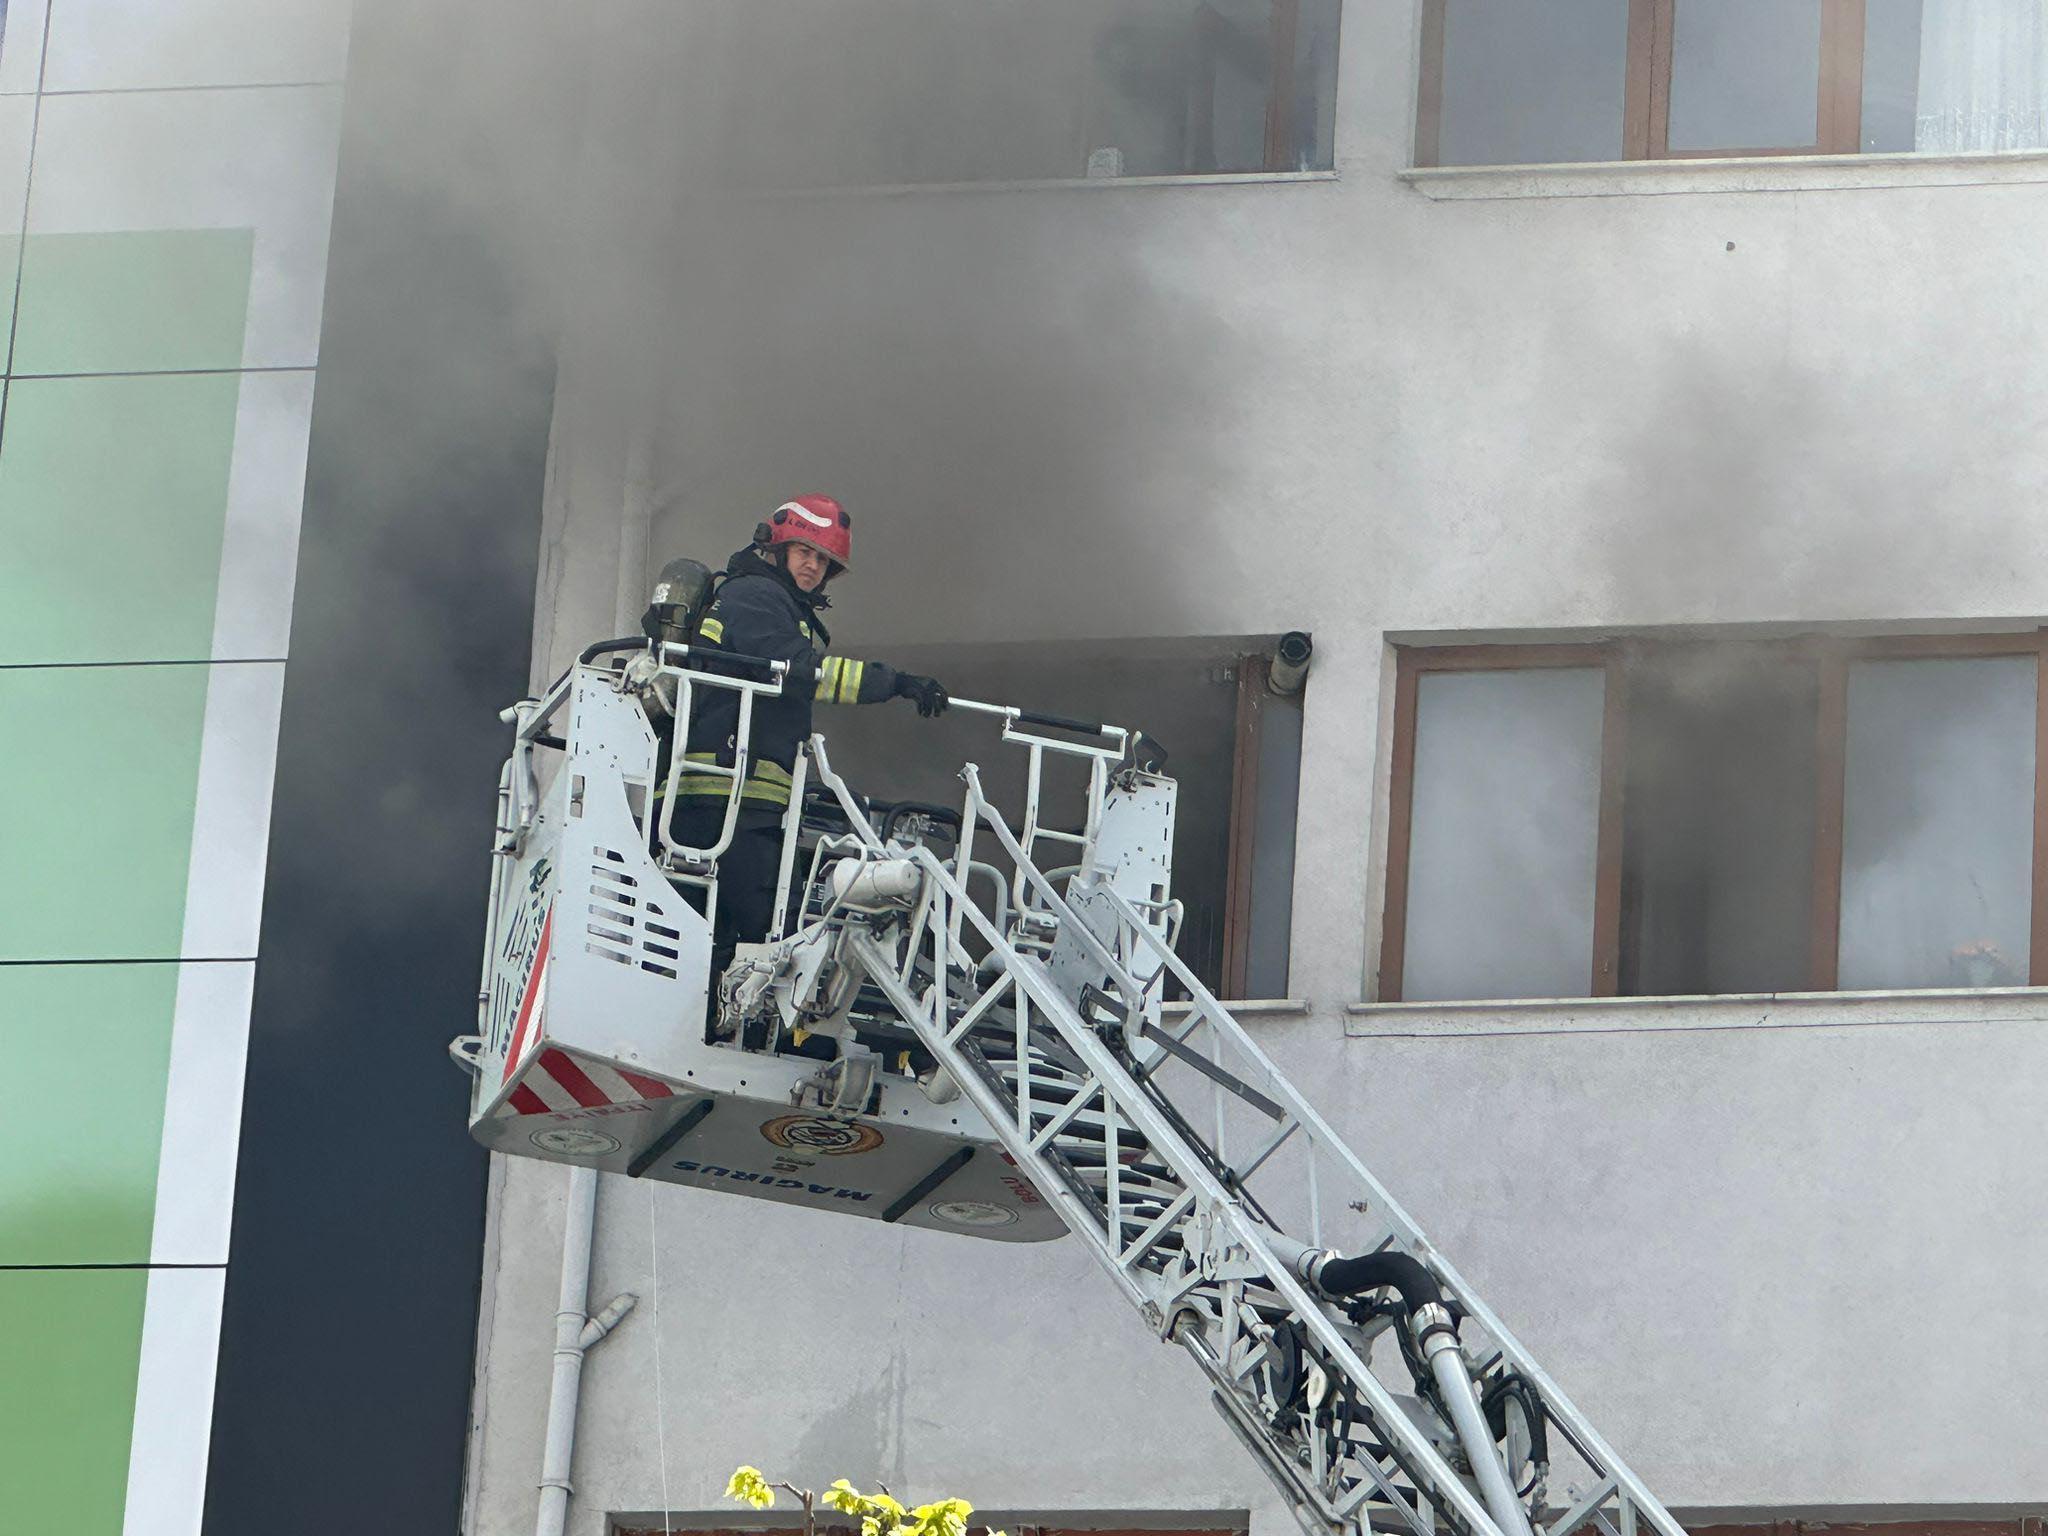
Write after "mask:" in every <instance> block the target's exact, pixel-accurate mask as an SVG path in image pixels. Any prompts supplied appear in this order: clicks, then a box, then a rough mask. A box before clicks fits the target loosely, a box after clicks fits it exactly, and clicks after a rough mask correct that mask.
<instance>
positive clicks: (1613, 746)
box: [1377, 628, 2048, 1003]
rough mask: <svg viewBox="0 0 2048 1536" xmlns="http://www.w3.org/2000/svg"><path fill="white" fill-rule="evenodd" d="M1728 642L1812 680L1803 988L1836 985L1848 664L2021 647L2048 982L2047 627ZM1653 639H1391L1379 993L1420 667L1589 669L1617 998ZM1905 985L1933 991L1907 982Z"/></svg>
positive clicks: (1394, 930) (1590, 993) (2033, 943)
mask: <svg viewBox="0 0 2048 1536" xmlns="http://www.w3.org/2000/svg"><path fill="white" fill-rule="evenodd" d="M1728 643H1729V644H1731V645H1733V644H1741V645H1745V646H1748V647H1751V648H1752V649H1754V650H1757V651H1759V652H1764V651H1768V652H1774V653H1777V654H1780V655H1783V656H1786V657H1789V658H1793V659H1797V660H1804V661H1807V662H1810V663H1811V664H1812V666H1813V667H1814V668H1815V671H1816V677H1817V681H1818V703H1817V706H1816V709H1815V711H1814V729H1815V752H1814V775H1815V785H1814V832H1813V871H1812V878H1813V900H1812V904H1811V908H1810V913H1809V917H1808V924H1809V929H1808V945H1807V976H1806V990H1807V991H1809V992H1820V993H1828V992H1835V991H1838V990H1839V988H1838V985H1837V983H1838V980H1839V976H1840V955H1841V923H1842V851H1843V830H1844V829H1843V797H1844V794H1845V791H1846V786H1847V770H1848V726H1849V707H1848V706H1849V668H1850V666H1851V665H1852V664H1853V663H1855V662H1859V661H1908V660H1929V659H1938V658H1943V657H1993V656H2028V657H2032V658H2033V660H2034V664H2035V671H2034V679H2035V684H2034V686H2035V694H2034V800H2033V806H2034V825H2033V829H2032V834H2031V842H2032V847H2031V855H2032V865H2031V869H2032V882H2031V903H2032V904H2031V910H2030V912H2029V914H2028V944H2027V984H2028V985H2029V986H2036V987H2039V986H2048V628H2041V629H2031V630H2006V631H1998V632H1993V633H1954V634H1946V633H1944V634H1925V633H1922V634H1888V635H1861V636H1812V635H1806V636H1796V637H1792V638H1788V639H1785V640H1746V639H1742V638H1741V637H1734V636H1731V637H1729V638H1728ZM1658 644H1659V643H1658V641H1657V639H1656V638H1655V637H1632V638H1627V639H1610V640H1603V641H1588V642H1584V643H1562V644H1542V645H1516V644H1504V645H1490V644H1489V645H1445V646H1410V645H1396V647H1395V672H1394V690H1395V691H1394V733H1393V741H1392V749H1391V753H1390V784H1389V795H1388V818H1389V819H1388V826H1387V862H1386V900H1385V907H1384V911H1383V913H1382V917H1381V926H1380V965H1379V977H1378V989H1377V990H1378V1000H1379V1001H1381V1002H1389V1003H1392V1002H1400V1001H1402V997H1401V980H1402V968H1403V963H1404V958H1405V950H1406V946H1407V937H1408V927H1407V924H1408V876H1409V855H1410V841H1411V838H1412V835H1413V830H1414V805H1415V731H1416V712H1417V709H1416V706H1417V700H1418V697H1419V687H1420V683H1421V680H1422V678H1423V676H1424V675H1425V674H1427V673H1430V672H1450V671H1467V672H1473V671H1485V672H1507V671H1521V670H1528V669H1533V668H1544V667H1577V668H1582V669H1590V668H1592V667H1595V666H1598V667H1602V668H1604V669H1605V671H1606V692H1605V695H1604V708H1603V711H1602V723H1601V742H1600V800H1599V806H1600V809H1599V820H1598V832H1597V844H1596V847H1595V851H1594V892H1593V944H1592V954H1591V955H1590V956H1589V957H1588V958H1589V963H1590V971H1589V976H1588V990H1587V991H1586V993H1585V994H1583V995H1584V996H1586V997H1589V998H1601V997H1610V998H1611V997H1616V996H1619V995H1620V994H1619V983H1620V975H1621V963H1620V962H1621V915H1622V899H1621V898H1622V890H1621V884H1622V881H1621V876H1622V855H1623V849H1622V838H1623V833H1624V827H1625V822H1624V805H1623V790H1624V787H1625V783H1626V778H1627V767H1628V689H1629V681H1630V663H1631V660H1632V658H1634V657H1637V656H1641V655H1645V654H1648V653H1651V652H1653V651H1654V650H1656V649H1657V648H1658ZM1913 990H1936V991H1938V990H1942V989H1940V988H1932V989H1913Z"/></svg>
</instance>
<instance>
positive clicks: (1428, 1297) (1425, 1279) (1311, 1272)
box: [1304, 1252, 1444, 1316]
mask: <svg viewBox="0 0 2048 1536" xmlns="http://www.w3.org/2000/svg"><path fill="white" fill-rule="evenodd" d="M1304 1268H1305V1269H1306V1271H1307V1272H1306V1274H1305V1276H1304V1278H1305V1279H1307V1280H1308V1282H1309V1283H1310V1284H1311V1285H1313V1286H1315V1287H1316V1289H1318V1290H1320V1291H1321V1292H1322V1293H1323V1294H1324V1295H1326V1296H1332V1297H1345V1296H1356V1295H1357V1294H1358V1293H1359V1292H1360V1291H1370V1290H1374V1289H1376V1288H1378V1287H1379V1286H1382V1285H1390V1286H1392V1287H1393V1288H1394V1290H1395V1291H1396V1292H1397V1293H1398V1294H1399V1295H1400V1298H1401V1302H1402V1304H1403V1305H1404V1306H1405V1307H1406V1308H1407V1309H1408V1311H1409V1313H1410V1315H1411V1316H1412V1315H1413V1314H1414V1313H1417V1312H1420V1311H1421V1310H1422V1309H1423V1308H1424V1307H1441V1306H1442V1305H1443V1304H1444V1291H1443V1287H1442V1286H1440V1285H1438V1284H1437V1282H1436V1276H1435V1275H1432V1274H1431V1273H1430V1272H1429V1270H1428V1269H1427V1268H1426V1267H1425V1266H1424V1264H1423V1262H1422V1261H1421V1260H1420V1259H1418V1258H1415V1257H1414V1256H1413V1255H1411V1254H1406V1253H1391V1252H1389V1253H1361V1254H1360V1255H1358V1257H1357V1258H1354V1259H1345V1258H1339V1257H1337V1256H1336V1255H1335V1254H1328V1255H1325V1256H1322V1257H1320V1258H1315V1257H1311V1258H1310V1259H1309V1260H1307V1261H1306V1262H1305V1264H1304Z"/></svg>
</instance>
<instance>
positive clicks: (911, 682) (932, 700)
mask: <svg viewBox="0 0 2048 1536" xmlns="http://www.w3.org/2000/svg"><path fill="white" fill-rule="evenodd" d="M896 697H897V698H899V699H909V700H911V701H912V702H913V703H914V704H916V705H917V712H918V713H919V714H920V715H923V716H924V717H925V719H927V720H929V719H931V718H932V717H933V716H934V715H943V714H944V713H945V712H946V706H947V705H948V704H950V703H952V702H953V701H952V700H951V699H949V698H947V697H946V690H945V688H944V687H943V686H942V685H941V684H940V682H939V680H938V679H937V678H935V677H919V676H918V675H917V674H916V673H914V672H899V673H897V674H896Z"/></svg>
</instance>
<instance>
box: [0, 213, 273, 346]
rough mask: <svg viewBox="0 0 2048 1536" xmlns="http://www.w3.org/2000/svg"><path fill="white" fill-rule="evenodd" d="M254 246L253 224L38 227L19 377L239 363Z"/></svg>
mask: <svg viewBox="0 0 2048 1536" xmlns="http://www.w3.org/2000/svg"><path fill="white" fill-rule="evenodd" d="M255 250H256V235H255V231H254V230H249V229H176V230H170V229H152V230H129V231H117V232H114V233H110V234H83V235H63V234H35V235H30V236H29V237H28V238H27V239H26V240H25V241H24V242H23V243H22V251H21V308H20V312H19V315H18V317H17V319H16V320H15V331H14V372H15V374H16V376H19V375H22V374H33V373H145V372H147V373H160V372H164V371H167V370H170V369H178V368H239V367H241V366H242V335H243V331H244V329H245V327H246V326H247V324H248V315H249V274H250V271H251V269H252V266H253V263H254V258H255Z"/></svg>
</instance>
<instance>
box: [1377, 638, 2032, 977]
mask: <svg viewBox="0 0 2048 1536" xmlns="http://www.w3.org/2000/svg"><path fill="white" fill-rule="evenodd" d="M2043 633H2048V632H2043ZM2043 656H2044V641H2043V638H2042V635H2041V634H2036V633H2031V632H2030V633H2022V634H2004V635H1971V636H1892V637H1884V638H1878V639H1864V640H1855V641H1834V640H1817V639H1803V640H1799V641H1791V642H1718V643H1693V642H1686V643H1676V642H1663V643H1659V642H1654V641H1620V642H1613V643H1610V644H1606V645H1596V646H1534V647H1530V646H1466V647H1448V648H1441V649H1409V648H1404V649H1403V650H1402V651H1401V653H1400V656H1399V666H1398V684H1397V690H1398V691H1397V697H1396V701H1395V724H1394V748H1393V801H1392V816H1393V820H1392V823H1391V828H1390V832H1391V835H1390V838H1389V851H1388V852H1389V857H1388V869H1387V912H1386V926H1385V933H1384V942H1383V945H1382V961H1381V968H1380V996H1381V997H1382V998H1383V999H1385V1000H1388V1001H1393V1000H1396V999H1406V1000H1411V1001H1421V1000H1452V999H1482V998H1516V997H1584V996H1596V997H1598V996H1684V995H1695V994H1706V995H1711V994H1717V993H1734V992H1790V991H1817V992H1829V991H1835V990H1851V991H1855V990H1865V989H1870V990H1893V989H1910V988H1925V987H1955V988H1978V987H1988V986H2023V985H2027V984H2029V982H2030V981H2031V982H2032V983H2034V984H2042V983H2044V982H2048V818H2044V817H2043V816H2041V815H2040V814H2039V810H2040V808H2041V807H2043V806H2048V757H2044V754H2043V753H2042V752H2041V751H2040V749H2039V745H2038V744H2039V742H2040V740H2041V738H2042V734H2043V733H2044V732H2048V714H2044V711H2043V707H2042V695H2043V691H2044V688H2048V679H2044V674H2043Z"/></svg>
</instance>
